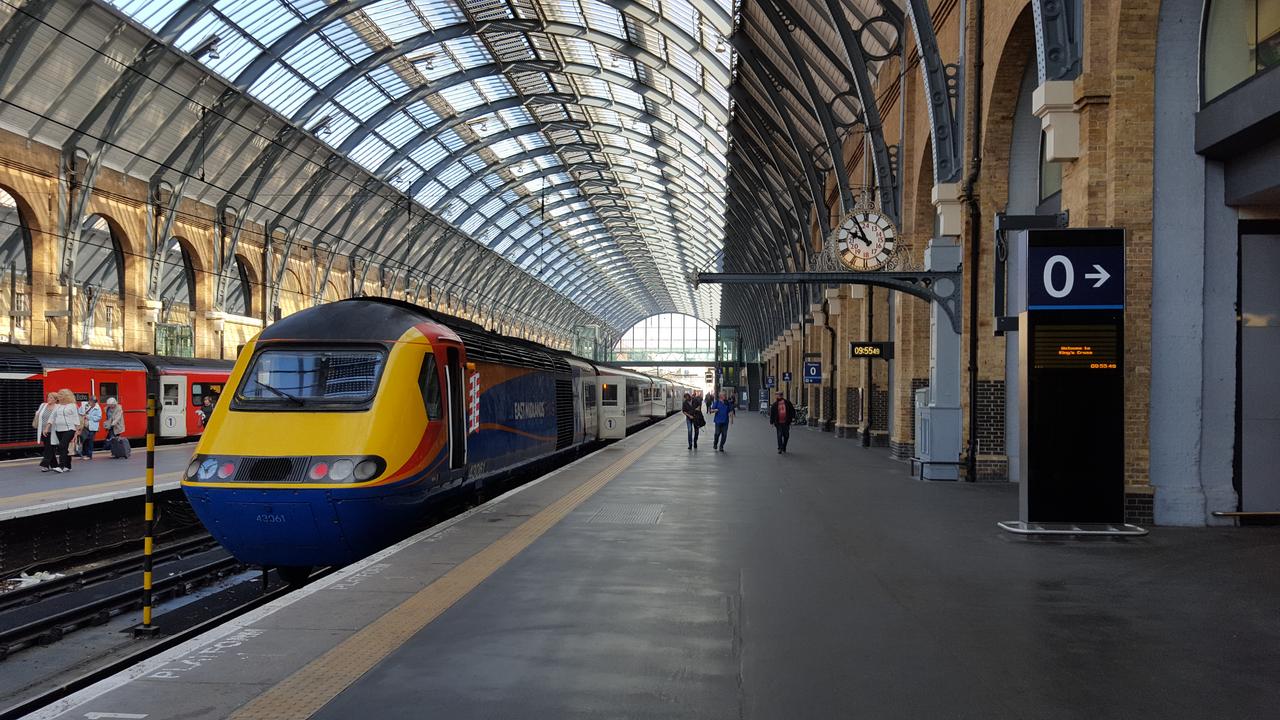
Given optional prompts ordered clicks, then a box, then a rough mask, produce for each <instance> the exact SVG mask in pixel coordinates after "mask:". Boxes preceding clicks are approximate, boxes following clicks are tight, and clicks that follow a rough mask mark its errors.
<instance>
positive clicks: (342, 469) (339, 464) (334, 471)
mask: <svg viewBox="0 0 1280 720" xmlns="http://www.w3.org/2000/svg"><path fill="white" fill-rule="evenodd" d="M355 469H356V464H355V461H353V460H347V459H346V458H343V459H341V460H334V461H333V464H332V465H330V466H329V479H330V480H335V481H337V482H346V481H347V480H348V479H350V478H351V474H352V473H354V472H355Z"/></svg>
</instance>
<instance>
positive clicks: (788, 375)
mask: <svg viewBox="0 0 1280 720" xmlns="http://www.w3.org/2000/svg"><path fill="white" fill-rule="evenodd" d="M782 382H785V383H789V382H791V371H790V370H787V371H786V372H784V373H782Z"/></svg>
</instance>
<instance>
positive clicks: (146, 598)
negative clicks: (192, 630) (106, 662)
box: [134, 394, 156, 635]
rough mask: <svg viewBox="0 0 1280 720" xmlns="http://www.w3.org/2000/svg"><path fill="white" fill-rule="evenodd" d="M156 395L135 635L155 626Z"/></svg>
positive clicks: (150, 417)
mask: <svg viewBox="0 0 1280 720" xmlns="http://www.w3.org/2000/svg"><path fill="white" fill-rule="evenodd" d="M155 489H156V396H155V395H154V394H148V395H147V494H146V502H147V510H146V529H145V531H144V536H143V539H142V625H140V626H139V627H137V628H135V630H134V632H135V634H137V635H151V634H154V633H155V632H156V627H155V626H154V625H152V624H151V600H152V598H151V556H152V553H153V552H154V551H155V537H154V535H155V529H156V498H155Z"/></svg>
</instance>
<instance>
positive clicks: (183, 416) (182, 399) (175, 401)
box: [160, 375, 187, 437]
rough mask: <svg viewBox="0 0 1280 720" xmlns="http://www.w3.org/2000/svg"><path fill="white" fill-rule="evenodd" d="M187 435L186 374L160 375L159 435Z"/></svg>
mask: <svg viewBox="0 0 1280 720" xmlns="http://www.w3.org/2000/svg"><path fill="white" fill-rule="evenodd" d="M186 436H187V376H186V375H161V376H160V437H186Z"/></svg>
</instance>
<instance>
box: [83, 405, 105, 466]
mask: <svg viewBox="0 0 1280 720" xmlns="http://www.w3.org/2000/svg"><path fill="white" fill-rule="evenodd" d="M80 420H81V423H80V457H82V458H84V459H85V460H92V459H93V436H94V435H97V434H98V428H99V427H100V426H101V424H102V406H100V405H98V398H96V397H91V398H89V401H88V402H86V403H85V404H84V407H83V408H81V409H80Z"/></svg>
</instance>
